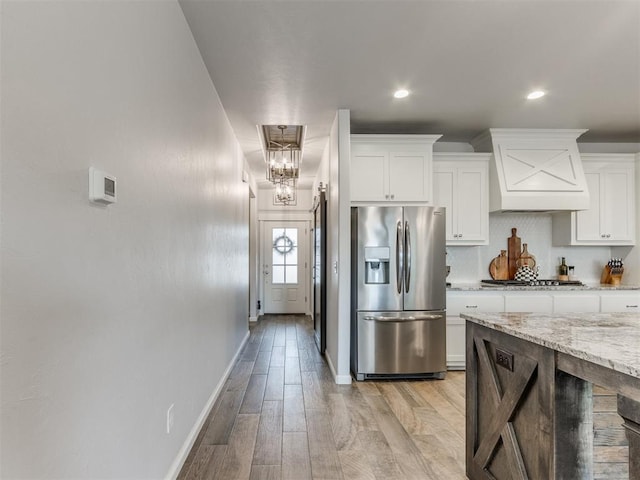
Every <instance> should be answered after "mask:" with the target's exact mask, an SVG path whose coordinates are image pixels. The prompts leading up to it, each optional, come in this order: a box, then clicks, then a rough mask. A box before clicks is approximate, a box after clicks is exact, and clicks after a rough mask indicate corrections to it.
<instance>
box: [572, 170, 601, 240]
mask: <svg viewBox="0 0 640 480" xmlns="http://www.w3.org/2000/svg"><path fill="white" fill-rule="evenodd" d="M584 176H585V178H586V179H587V187H588V188H589V209H588V210H581V211H579V212H576V213H575V214H574V215H575V216H576V240H578V241H580V242H585V241H586V242H589V241H597V242H599V241H600V240H601V238H600V217H601V215H602V213H601V211H602V208H601V201H600V199H601V197H602V194H601V192H600V186H601V185H600V174H599V173H592V172H585V174H584Z"/></svg>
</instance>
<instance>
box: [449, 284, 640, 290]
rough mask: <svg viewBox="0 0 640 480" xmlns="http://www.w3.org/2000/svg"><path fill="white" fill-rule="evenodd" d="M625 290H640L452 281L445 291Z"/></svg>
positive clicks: (624, 287)
mask: <svg viewBox="0 0 640 480" xmlns="http://www.w3.org/2000/svg"><path fill="white" fill-rule="evenodd" d="M627 290H640V285H599V284H596V285H562V286H560V285H556V286H553V285H550V286H541V285H536V286H528V285H527V286H502V285H498V286H487V285H481V284H480V283H453V284H452V285H451V286H450V287H447V291H452V292H473V291H483V292H491V291H496V292H504V291H507V292H512V291H518V292H521V291H527V292H537V291H554V292H568V291H596V292H612V291H627Z"/></svg>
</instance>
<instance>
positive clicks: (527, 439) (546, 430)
mask: <svg viewBox="0 0 640 480" xmlns="http://www.w3.org/2000/svg"><path fill="white" fill-rule="evenodd" d="M509 315H511V317H509ZM513 315H521V316H522V315H526V314H501V315H489V314H478V315H473V316H464V318H467V320H468V321H467V326H466V342H467V354H466V355H467V375H466V382H467V383H466V389H467V403H466V414H467V426H466V427H467V431H466V472H467V476H468V477H469V478H470V479H472V480H475V479H497V480H501V479H514V478H515V479H527V478H528V479H554V478H555V479H589V478H593V418H592V416H593V413H592V412H593V395H592V384H597V385H600V386H603V387H605V388H607V389H609V390H611V391H613V392H616V393H617V394H618V413H619V415H620V416H621V417H622V418H623V420H624V427H625V430H626V435H627V438H628V440H629V459H630V464H629V478H630V479H633V480H640V378H638V377H637V376H636V375H635V374H634V372H635V370H633V368H631V369H630V370H629V372H630V373H625V368H620V366H619V365H618V363H616V361H617V359H615V360H616V361H614V362H611V363H612V365H613V366H612V365H610V364H609V363H610V362H607V361H602V360H603V359H602V358H601V357H603V356H605V355H607V352H608V350H607V345H605V346H604V347H603V346H602V344H600V347H601V350H600V351H599V352H596V355H595V356H594V355H592V353H591V352H589V353H585V354H584V355H577V354H576V352H575V351H574V349H575V347H576V345H578V346H579V348H583V347H584V348H585V349H587V348H588V345H587V343H588V342H586V341H583V340H584V338H582V337H580V336H579V335H578V336H579V337H580V341H572V342H569V343H570V344H571V348H567V349H565V348H562V347H561V346H560V344H561V342H562V341H563V339H564V340H566V339H567V337H566V335H564V336H563V334H562V333H559V334H558V335H557V337H554V334H553V333H552V330H553V328H551V327H553V326H554V325H553V321H554V320H556V319H552V318H550V316H546V317H544V318H542V319H541V320H540V321H541V322H544V321H549V322H551V323H550V324H549V325H548V328H546V329H544V328H542V330H544V331H545V333H544V335H542V336H541V338H539V339H537V338H536V337H535V332H534V331H535V330H536V329H537V328H539V327H540V326H541V325H542V323H541V324H540V325H537V326H535V327H534V328H532V329H531V330H529V331H528V332H527V329H526V328H524V332H525V333H524V334H520V332H519V331H518V332H517V333H515V332H516V330H518V328H519V327H522V325H520V323H519V322H515V324H514V322H513ZM529 315H532V316H533V315H535V314H529ZM496 318H498V319H499V320H496ZM494 320H496V321H497V323H496V325H494V324H492V323H491V322H493V321H494ZM519 320H521V319H520V318H519ZM526 320H527V321H530V320H532V318H527V319H526ZM585 322H587V323H586V324H582V327H584V326H590V324H589V323H588V321H587V320H585ZM636 322H637V324H638V326H639V327H640V319H637V318H636ZM507 323H508V324H509V325H510V327H509V328H505V325H506V324H507ZM511 327H513V329H514V330H513V332H512V331H510V328H511ZM623 327H625V328H626V327H627V325H624V326H623ZM568 328H571V326H570V325H569V326H568ZM579 328H581V327H578V328H577V329H578V330H579ZM575 330H576V328H574V329H573V330H572V331H571V334H574V333H575ZM565 333H566V332H565ZM591 333H593V332H591ZM621 333H622V332H621ZM624 333H625V334H628V332H624ZM607 334H609V332H607ZM547 336H548V338H547ZM633 338H635V337H633V336H632V339H631V341H635V340H633ZM549 339H552V340H553V339H555V341H557V342H558V345H555V344H554V342H553V341H549ZM601 341H602V342H605V343H606V341H607V340H606V339H605V338H601ZM583 344H584V345H583ZM615 346H616V345H615V343H614V344H613V347H615ZM597 348H598V346H597V345H596V346H594V349H595V350H597ZM635 348H636V351H640V344H638V345H637V346H635ZM584 357H587V358H588V360H587V359H585V358H584ZM625 360H626V359H625ZM633 362H635V360H633V361H632V363H633ZM621 370H622V371H621Z"/></svg>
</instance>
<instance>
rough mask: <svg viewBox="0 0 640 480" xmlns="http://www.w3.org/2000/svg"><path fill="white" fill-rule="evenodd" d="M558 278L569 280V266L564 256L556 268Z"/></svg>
mask: <svg viewBox="0 0 640 480" xmlns="http://www.w3.org/2000/svg"><path fill="white" fill-rule="evenodd" d="M558 280H569V267H568V266H567V262H566V261H565V259H564V257H562V263H561V264H560V268H559V269H558Z"/></svg>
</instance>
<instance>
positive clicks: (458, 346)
mask: <svg viewBox="0 0 640 480" xmlns="http://www.w3.org/2000/svg"><path fill="white" fill-rule="evenodd" d="M465 323H466V322H465V320H464V319H462V318H460V317H459V316H458V317H453V316H447V370H464V368H465V355H466V341H465V338H466V337H465Z"/></svg>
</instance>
